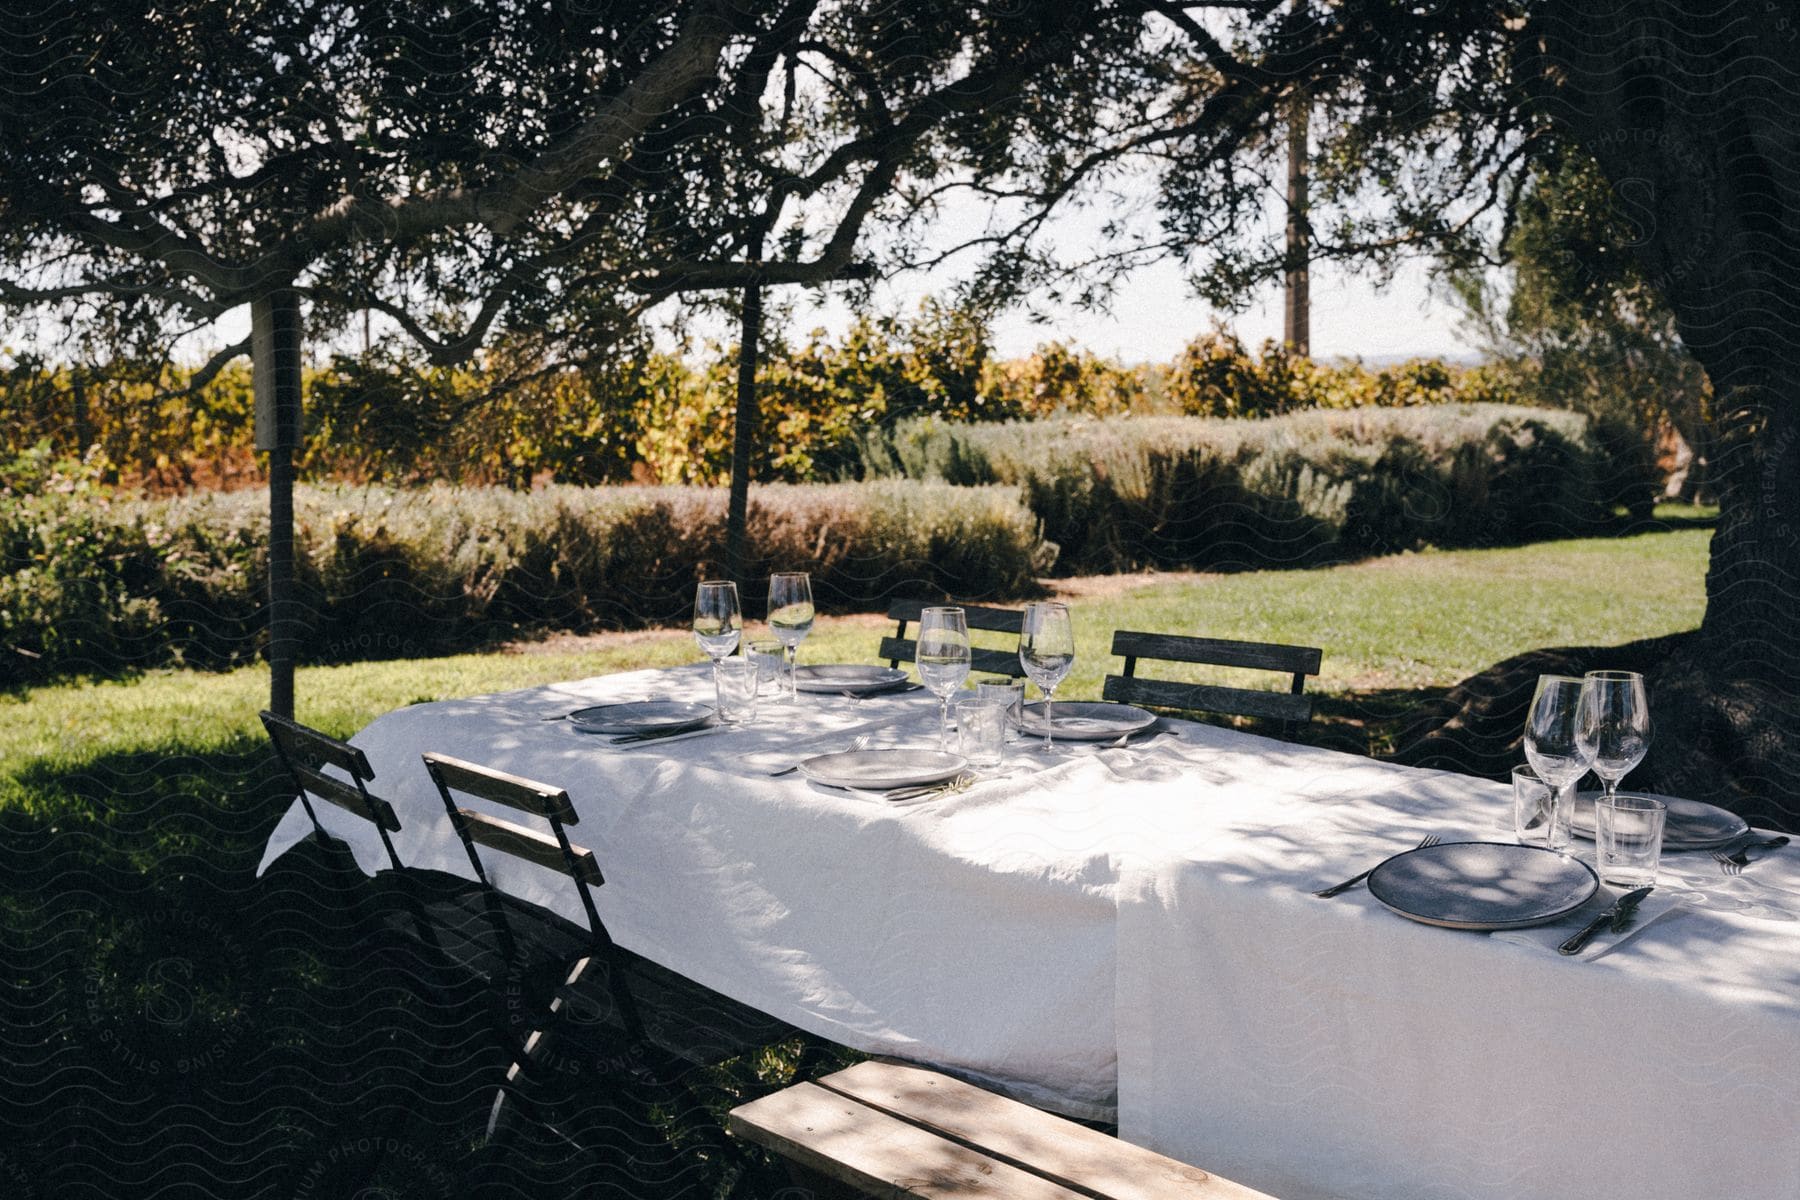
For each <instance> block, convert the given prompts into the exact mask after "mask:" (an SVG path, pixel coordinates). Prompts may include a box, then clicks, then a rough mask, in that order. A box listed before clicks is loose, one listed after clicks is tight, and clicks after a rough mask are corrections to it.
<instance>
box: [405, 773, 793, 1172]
mask: <svg viewBox="0 0 1800 1200" xmlns="http://www.w3.org/2000/svg"><path fill="white" fill-rule="evenodd" d="M424 759H425V767H426V770H427V771H428V772H429V773H430V775H431V778H432V781H433V782H434V783H435V784H436V785H437V789H438V794H439V796H440V797H442V799H443V801H444V807H445V810H446V812H447V813H448V814H449V817H450V821H451V823H452V825H453V826H454V827H455V829H456V832H457V835H458V837H459V838H460V839H461V840H462V843H463V847H464V849H465V850H466V851H467V853H468V855H469V863H470V865H471V866H472V867H473V868H474V870H475V873H476V875H477V877H478V878H479V879H480V880H481V882H482V884H483V885H484V887H485V888H486V889H487V891H488V893H489V894H490V897H491V898H492V903H493V905H494V910H495V911H496V912H498V908H499V906H500V904H501V898H500V894H499V891H498V889H497V888H495V887H494V885H493V882H492V879H491V877H490V876H489V874H488V872H487V869H486V867H485V866H484V864H483V863H482V860H481V855H480V853H479V851H478V850H477V846H486V847H487V848H489V849H492V850H497V851H499V852H500V853H503V854H510V855H512V856H514V857H517V858H522V859H524V860H526V861H528V862H533V863H536V864H537V865H539V866H542V867H546V868H549V869H550V870H553V871H557V872H559V873H561V874H563V875H565V876H567V877H568V878H569V879H571V880H572V881H573V882H574V884H575V888H576V892H577V894H578V895H579V897H580V900H581V906H582V911H583V913H584V914H585V916H586V918H587V923H588V933H589V944H588V947H587V953H585V954H583V955H581V956H580V957H579V958H577V959H575V960H574V961H573V962H572V963H571V964H570V965H569V968H568V972H567V975H566V977H565V978H564V980H563V985H562V987H561V988H559V989H557V994H556V996H555V997H554V998H553V999H552V1000H551V1001H550V1002H549V1004H548V1006H547V1008H545V1009H544V1010H543V1011H542V1012H541V1013H540V1014H539V1015H540V1016H541V1017H542V1023H541V1024H540V1025H539V1027H538V1028H536V1029H534V1030H532V1031H531V1032H530V1034H529V1035H528V1036H526V1037H524V1038H523V1039H519V1040H517V1041H516V1044H515V1048H514V1058H513V1062H512V1064H511V1065H510V1066H509V1067H508V1069H507V1072H506V1076H505V1079H504V1082H503V1083H502V1084H501V1086H500V1088H499V1090H498V1092H497V1093H496V1095H495V1097H494V1103H493V1107H492V1109H491V1111H490V1113H489V1117H488V1133H489V1136H490V1138H492V1137H494V1136H495V1135H496V1132H497V1130H498V1128H499V1126H500V1124H501V1122H502V1118H503V1114H504V1113H505V1111H506V1109H507V1105H508V1101H509V1099H513V1100H516V1101H521V1102H523V1103H522V1107H523V1108H525V1110H526V1111H527V1113H528V1114H529V1115H531V1116H532V1118H533V1119H535V1120H537V1121H539V1122H540V1123H541V1124H543V1125H544V1126H545V1127H546V1128H549V1129H551V1130H552V1131H553V1132H556V1133H557V1134H558V1136H560V1137H563V1138H564V1140H566V1141H568V1142H569V1143H570V1144H571V1145H573V1146H576V1147H578V1148H579V1146H580V1143H579V1142H578V1141H577V1140H576V1139H574V1138H572V1137H569V1136H568V1135H566V1134H562V1133H561V1131H560V1130H557V1129H556V1126H555V1124H554V1122H553V1121H552V1120H550V1119H548V1118H547V1117H546V1116H545V1115H544V1114H542V1113H538V1112H533V1111H532V1110H533V1109H534V1108H535V1107H536V1106H535V1105H534V1104H532V1102H531V1101H529V1099H527V1098H526V1096H525V1095H524V1092H525V1090H526V1085H527V1084H528V1083H529V1082H530V1081H531V1079H532V1078H533V1076H534V1075H538V1074H541V1073H540V1072H537V1071H536V1069H535V1064H536V1063H537V1061H538V1060H539V1059H541V1058H544V1057H547V1054H548V1047H549V1045H550V1043H551V1041H552V1040H553V1039H555V1038H558V1037H560V1036H563V1035H564V1034H565V1033H566V1026H567V1025H568V1024H569V1021H570V1017H571V997H572V996H574V995H575V994H576V993H578V992H579V991H580V990H581V989H584V988H590V987H592V986H593V983H594V976H595V975H596V974H597V975H599V976H600V979H599V982H600V984H601V986H602V987H603V988H604V990H605V993H606V998H607V999H608V1000H609V1001H610V1004H611V1012H612V1014H614V1015H615V1016H616V1018H617V1020H618V1023H619V1026H620V1032H622V1033H623V1034H624V1036H625V1038H626V1039H627V1044H626V1046H625V1047H624V1048H623V1050H624V1052H623V1053H621V1054H617V1055H614V1056H612V1061H613V1062H614V1064H615V1065H617V1066H619V1067H622V1068H624V1069H627V1070H629V1071H630V1072H631V1073H632V1074H634V1075H635V1076H637V1077H639V1078H647V1079H648V1080H649V1081H650V1082H652V1083H653V1084H654V1085H655V1086H657V1087H658V1088H661V1089H665V1090H667V1091H668V1092H669V1094H671V1095H672V1096H674V1097H676V1098H677V1099H678V1100H679V1101H680V1102H681V1103H682V1104H683V1106H684V1107H686V1108H687V1109H688V1110H689V1111H696V1112H697V1111H701V1109H702V1106H701V1105H700V1104H699V1102H698V1100H697V1099H695V1098H694V1097H693V1096H692V1093H691V1091H690V1089H689V1087H688V1086H687V1084H686V1083H685V1082H684V1078H683V1077H684V1075H685V1071H684V1070H683V1064H684V1063H685V1064H687V1065H694V1064H696V1063H701V1062H704V1061H705V1060H704V1059H703V1058H701V1057H687V1056H684V1055H682V1054H681V1053H680V1052H679V1051H678V1050H672V1049H670V1048H669V1047H668V1046H665V1045H662V1044H660V1043H659V1040H658V1038H657V1037H656V1036H655V1035H654V1034H653V1033H652V1032H651V1031H650V1030H648V1029H647V1028H646V1024H645V1021H644V1015H643V1009H642V1007H641V1005H640V1003H639V998H638V997H637V996H636V994H635V993H634V990H633V987H632V985H631V982H630V980H631V978H632V977H633V976H634V975H635V976H638V977H639V978H640V979H642V978H644V977H645V976H646V973H647V972H658V973H661V976H662V977H664V978H671V979H678V978H679V977H678V976H674V975H673V973H669V972H666V971H664V969H663V968H660V967H656V966H655V965H654V964H650V963H648V960H644V959H641V958H638V956H636V955H633V954H631V953H630V952H629V951H627V950H624V949H623V948H621V947H619V946H618V945H617V943H615V942H614V941H613V938H612V935H611V934H610V933H609V932H608V930H607V928H606V924H605V922H604V921H603V920H602V919H601V917H600V912H599V909H598V908H597V906H596V905H595V903H594V897H593V891H592V889H593V888H596V887H601V886H604V884H605V879H604V877H603V875H602V873H601V870H600V866H599V863H598V860H597V859H596V857H595V855H594V853H593V851H592V850H590V849H588V848H586V847H583V846H579V845H576V844H575V843H574V842H572V841H571V840H570V838H569V834H568V831H567V829H566V826H568V825H571V824H577V823H578V822H579V817H578V816H577V814H576V812H575V807H574V805H573V804H572V803H571V802H570V800H569V796H568V793H567V792H566V791H564V790H562V789H560V788H555V787H552V786H550V785H548V784H542V783H538V782H536V781H535V780H530V779H526V778H523V777H522V776H517V775H510V774H507V773H505V772H502V771H496V770H494V769H492V768H489V767H484V766H481V765H478V764H476V763H470V762H465V761H463V760H460V759H456V758H452V757H450V756H448V755H444V754H437V753H428V754H426V755H425V756H424ZM454 793H461V794H463V795H466V796H471V797H475V798H478V799H482V800H486V801H488V802H490V803H494V804H499V805H503V806H505V807H508V808H512V809H515V810H517V811H521V812H525V813H528V814H530V815H533V816H535V817H538V818H540V819H542V820H543V821H544V822H546V823H547V825H548V827H549V830H550V833H549V835H548V836H546V835H544V834H542V833H539V832H537V831H536V830H533V829H528V828H525V827H524V826H521V825H517V824H514V823H513V822H510V821H505V820H502V819H500V818H498V817H495V816H492V815H490V814H488V813H484V812H480V811H478V810H475V809H471V808H466V807H462V806H459V805H458V804H457V803H456V799H455V795H454ZM546 915H548V914H546ZM496 924H497V927H498V930H499V935H500V936H501V937H502V938H503V939H507V938H510V931H509V928H508V923H507V922H506V921H505V920H499V921H497V922H496ZM688 986H689V987H690V988H691V989H693V991H694V993H696V994H698V993H701V992H704V994H705V995H706V996H707V997H708V998H715V997H716V999H717V1000H718V1001H719V1002H722V1003H723V1004H726V1005H734V1004H735V1002H733V1001H729V1000H726V998H724V997H720V996H717V994H716V993H712V992H710V991H707V990H706V989H702V988H700V985H698V984H691V983H690V984H689V985H688ZM771 1020H772V1019H771ZM781 1029H782V1030H783V1031H784V1032H786V1031H788V1030H790V1029H791V1027H789V1026H785V1025H782V1026H781ZM793 1032H796V1033H797V1032H798V1031H793ZM562 1082H567V1081H562ZM702 1132H703V1133H704V1134H705V1135H706V1137H707V1139H708V1140H709V1141H711V1142H713V1143H714V1145H715V1148H717V1149H719V1150H720V1151H721V1152H722V1153H725V1154H727V1155H730V1156H732V1157H733V1158H741V1157H742V1153H743V1152H742V1148H741V1147H739V1146H738V1145H737V1144H736V1143H735V1142H733V1141H732V1140H731V1139H730V1138H728V1137H726V1135H725V1132H724V1129H723V1127H719V1126H717V1123H716V1121H712V1120H711V1119H710V1118H709V1119H708V1126H707V1128H705V1129H704V1130H703V1131H702Z"/></svg>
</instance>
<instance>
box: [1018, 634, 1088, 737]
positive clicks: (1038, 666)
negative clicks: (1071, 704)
mask: <svg viewBox="0 0 1800 1200" xmlns="http://www.w3.org/2000/svg"><path fill="white" fill-rule="evenodd" d="M1019 665H1020V666H1022V667H1024V668H1025V674H1026V675H1028V676H1030V677H1031V682H1033V683H1035V684H1037V685H1038V690H1039V691H1041V692H1043V693H1044V749H1046V750H1048V749H1050V748H1051V746H1052V745H1053V744H1054V742H1053V740H1052V737H1051V730H1050V706H1051V704H1052V703H1053V702H1054V701H1055V699H1056V685H1057V684H1059V683H1061V682H1062V681H1063V677H1064V676H1066V675H1067V674H1068V673H1069V668H1070V667H1073V666H1074V665H1075V631H1074V629H1073V628H1072V627H1071V626H1070V624H1069V606H1068V605H1066V604H1058V603H1056V602H1055V601H1053V600H1041V601H1037V602H1035V603H1032V604H1027V605H1026V606H1025V616H1024V619H1023V621H1022V622H1021V623H1020V629H1019Z"/></svg>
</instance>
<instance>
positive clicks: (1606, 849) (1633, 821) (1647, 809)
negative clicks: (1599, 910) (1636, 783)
mask: <svg viewBox="0 0 1800 1200" xmlns="http://www.w3.org/2000/svg"><path fill="white" fill-rule="evenodd" d="M1668 815H1669V810H1668V806H1667V805H1665V804H1664V803H1663V802H1662V801H1661V800H1653V799H1651V798H1650V797H1649V796H1637V795H1633V794H1631V793H1630V792H1620V793H1618V794H1615V795H1613V796H1602V797H1600V798H1599V799H1598V800H1596V801H1595V802H1594V866H1595V868H1596V869H1598V871H1599V872H1600V878H1602V879H1604V880H1605V881H1606V882H1608V883H1613V884H1618V885H1620V886H1621V887H1644V886H1646V885H1648V884H1652V883H1655V882H1656V868H1657V867H1658V866H1660V865H1661V863H1662V841H1663V822H1664V821H1665V820H1667V819H1668Z"/></svg>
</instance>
